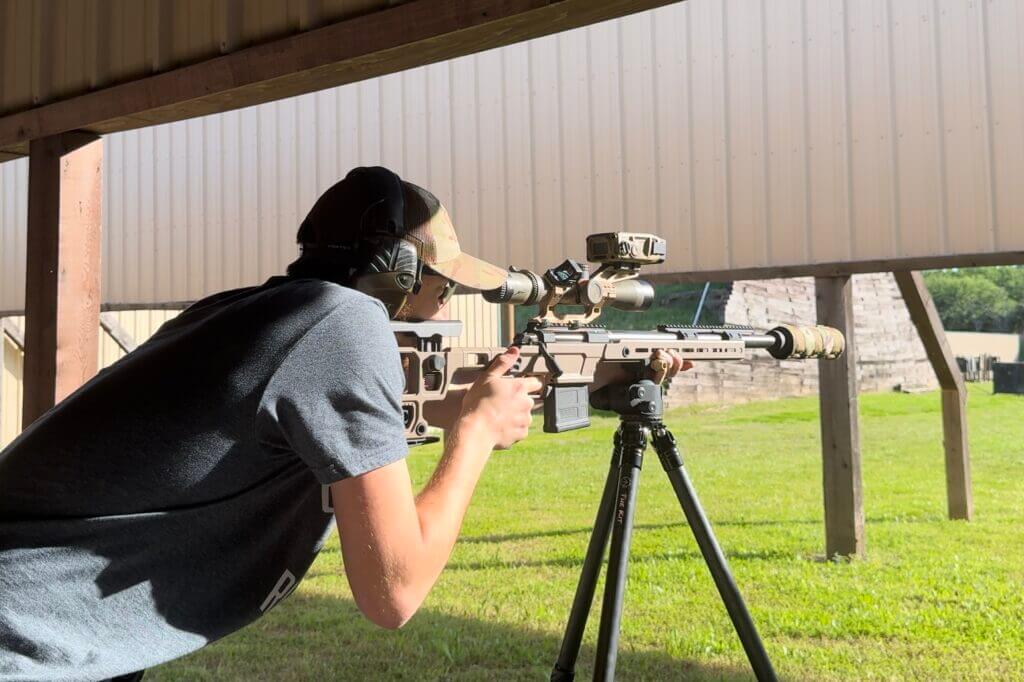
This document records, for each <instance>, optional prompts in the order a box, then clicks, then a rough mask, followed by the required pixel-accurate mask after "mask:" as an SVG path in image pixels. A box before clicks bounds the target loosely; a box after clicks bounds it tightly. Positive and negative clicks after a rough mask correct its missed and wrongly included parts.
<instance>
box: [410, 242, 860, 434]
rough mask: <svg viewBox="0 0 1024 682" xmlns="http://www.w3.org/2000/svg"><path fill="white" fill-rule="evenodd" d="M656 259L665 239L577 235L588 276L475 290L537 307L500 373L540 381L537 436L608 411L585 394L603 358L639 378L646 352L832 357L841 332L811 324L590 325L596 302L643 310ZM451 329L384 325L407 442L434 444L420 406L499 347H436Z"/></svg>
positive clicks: (567, 270) (516, 278)
mask: <svg viewBox="0 0 1024 682" xmlns="http://www.w3.org/2000/svg"><path fill="white" fill-rule="evenodd" d="M665 256H666V244H665V240H664V239H662V238H661V237H658V236H657V235H653V234H643V233H632V232H604V233H601V234H592V235H590V236H588V237H587V260H588V261H590V262H592V263H598V264H599V267H598V269H597V270H596V271H595V272H594V273H593V274H592V275H591V274H589V272H588V266H586V265H584V264H582V263H579V262H577V261H574V260H572V259H567V260H565V261H564V262H562V263H561V264H560V265H558V266H557V267H554V268H551V269H550V270H548V271H546V272H545V273H544V274H543V275H540V274H537V273H534V272H531V271H529V270H520V269H517V268H515V267H512V268H509V275H508V278H507V279H506V281H505V283H504V284H503V285H502V286H501V287H499V288H498V289H494V290H492V291H487V292H484V294H483V296H484V299H485V300H487V301H489V302H491V303H512V304H517V305H537V306H538V313H537V315H535V316H534V317H533V318H531V319H530V321H529V322H528V323H527V325H526V328H525V329H524V330H523V331H522V332H520V333H518V334H517V335H516V336H515V339H514V341H513V345H515V346H518V347H519V351H520V353H519V359H518V360H517V361H516V364H515V365H514V366H513V367H512V369H511V370H510V371H509V374H510V375H512V376H520V377H522V376H535V377H538V378H540V379H541V381H542V382H543V384H544V389H543V394H542V398H543V402H544V431H545V432H547V433H561V432H563V431H570V430H572V429H581V428H584V427H586V426H589V425H590V418H589V409H588V405H590V404H591V403H593V404H594V407H596V408H598V409H615V408H614V407H613V406H610V405H606V404H605V403H606V402H607V401H608V398H606V397H602V396H601V395H595V396H591V395H590V386H591V384H593V383H594V380H595V375H596V373H597V372H598V369H599V368H600V367H601V366H602V365H604V364H608V363H611V364H615V365H619V366H621V367H623V368H625V369H626V370H630V371H631V376H633V377H634V378H635V379H640V378H641V377H642V376H643V373H644V370H646V369H647V368H648V366H650V365H651V364H652V361H651V355H652V354H653V353H654V351H656V350H670V351H671V350H674V351H678V352H679V353H680V354H681V355H682V357H683V360H690V361H702V360H740V359H742V358H743V357H745V353H746V350H747V349H763V350H767V351H768V352H769V353H770V354H771V355H772V356H773V357H775V358H778V359H787V358H835V357H838V356H839V355H841V354H842V352H843V349H844V347H845V339H844V338H843V335H842V334H841V333H840V332H839V331H838V330H836V329H832V328H831V327H824V326H821V325H814V326H794V325H787V324H783V325H779V326H778V327H775V328H774V329H770V330H768V331H758V330H755V329H753V328H750V327H739V326H729V325H725V326H719V327H698V326H676V325H659V326H658V327H657V329H655V330H652V331H614V330H608V329H604V328H603V327H598V326H594V325H593V324H592V323H593V321H594V320H596V319H597V318H598V317H599V316H600V314H601V309H602V307H603V306H604V305H611V306H612V307H615V308H618V309H620V310H629V311H639V310H646V309H648V308H649V307H650V306H651V304H652V303H653V301H654V287H653V286H652V285H651V284H650V283H648V282H646V281H644V280H641V279H639V278H638V276H639V273H640V267H641V266H642V265H649V264H653V263H661V262H663V261H664V260H665ZM569 307H574V308H575V310H577V312H571V310H572V308H569ZM581 308H582V311H579V309H581ZM461 325H462V323H461V322H457V321H430V322H413V323H409V322H392V330H393V331H394V332H395V333H396V334H398V335H399V339H400V340H404V341H405V342H406V346H405V347H404V348H402V349H401V355H402V366H403V369H404V371H405V386H406V389H405V395H404V396H403V399H402V411H403V413H404V416H405V436H406V440H407V441H408V442H409V443H410V444H417V445H418V444H421V443H426V442H432V441H435V440H437V439H436V438H433V437H430V436H428V435H427V419H426V416H425V411H426V410H427V409H428V407H429V405H430V404H431V403H434V402H440V401H443V400H444V399H445V397H446V396H447V394H448V392H449V391H451V390H453V389H456V388H460V387H462V388H468V386H469V385H470V384H472V383H473V381H474V380H475V379H476V377H477V376H479V373H480V372H481V371H482V370H483V369H484V368H485V367H487V365H488V364H489V363H490V362H491V360H492V359H494V357H495V356H497V355H499V354H501V353H502V352H503V351H504V349H503V348H496V347H487V348H445V347H444V339H445V338H446V337H457V336H459V334H460V332H461V329H462V326H461ZM402 335H405V338H404V339H402ZM400 345H402V344H401V343H400ZM655 369H658V368H655ZM602 395H605V396H607V395H608V394H607V393H605V394H602ZM624 399H628V398H624Z"/></svg>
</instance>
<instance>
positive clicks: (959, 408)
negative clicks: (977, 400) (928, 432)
mask: <svg viewBox="0 0 1024 682" xmlns="http://www.w3.org/2000/svg"><path fill="white" fill-rule="evenodd" d="M893 274H894V275H895V276H896V284H897V285H898V286H899V288H900V293H901V294H902V295H903V301H904V302H905V303H906V304H907V310H908V311H909V312H910V319H911V320H912V321H913V323H914V326H915V327H916V328H917V334H918V336H920V337H921V343H922V344H923V345H924V350H925V353H926V354H927V355H928V361H929V362H930V363H931V365H932V369H933V370H935V376H936V377H937V378H938V380H939V386H940V387H941V388H942V434H943V446H944V449H945V452H946V506H947V511H948V513H949V518H951V519H965V520H970V518H971V516H972V514H973V513H974V501H973V497H972V493H971V456H970V450H969V449H968V446H967V388H966V386H965V385H964V378H963V375H961V373H960V368H959V367H958V366H957V364H956V358H955V357H954V356H953V351H952V350H950V348H949V343H948V342H947V341H946V332H945V330H944V329H943V327H942V320H941V319H940V318H939V311H938V310H936V309H935V303H934V302H933V301H932V297H931V295H930V294H929V293H928V288H927V287H926V286H925V284H924V278H922V277H921V273H919V272H896V273H893Z"/></svg>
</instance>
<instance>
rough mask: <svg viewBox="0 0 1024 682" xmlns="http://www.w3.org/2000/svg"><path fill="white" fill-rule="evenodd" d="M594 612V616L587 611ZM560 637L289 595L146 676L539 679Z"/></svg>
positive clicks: (673, 674)
mask: <svg viewBox="0 0 1024 682" xmlns="http://www.w3.org/2000/svg"><path fill="white" fill-rule="evenodd" d="M591 617H592V618H596V617H597V612H596V611H595V612H594V614H593V615H592V616H591ZM628 639H629V633H628V632H624V633H623V640H622V641H623V642H624V645H623V646H622V647H620V652H619V656H618V665H617V673H618V675H619V677H620V678H621V679H624V680H630V679H644V680H648V679H659V680H669V679H671V680H678V679H686V680H750V679H752V678H753V675H752V673H751V672H749V671H748V670H746V669H742V668H727V667H722V666H711V665H705V664H701V663H700V662H698V661H688V660H680V659H677V658H673V657H671V656H669V655H667V654H665V653H661V652H636V651H629V650H628V646H629V645H628ZM592 644H593V642H591V643H589V644H585V645H584V646H583V648H582V650H581V652H580V658H579V664H578V666H577V679H579V680H588V679H590V678H591V675H592V672H593V661H594V647H593V646H592ZM560 645H561V633H558V634H549V633H545V632H540V631H536V630H530V629H524V628H520V627H515V626H512V625H508V624H502V623H490V622H484V621H480V620H475V619H470V618H464V617H457V616H452V615H449V614H445V613H440V612H437V611H432V610H430V609H421V610H420V612H419V613H417V614H416V616H414V617H413V619H412V620H411V621H409V623H408V624H406V626H405V627H403V628H402V629H401V630H398V631H388V630H382V629H379V628H377V627H375V626H373V625H372V624H370V623H369V621H367V620H366V619H365V618H363V617H362V616H361V615H360V614H359V612H358V611H357V610H356V607H355V605H354V604H353V603H352V602H351V601H350V600H348V599H343V598H338V597H327V596H322V595H315V594H307V593H304V592H302V591H299V592H298V593H297V594H294V595H292V596H291V597H289V598H288V599H286V600H285V601H284V602H282V603H281V604H280V605H278V606H277V607H275V608H274V610H273V611H271V612H270V614H268V615H267V616H266V617H264V618H263V619H262V620H260V621H258V622H257V623H255V624H253V625H251V626H250V627H248V628H245V629H244V630H242V631H240V632H237V633H235V634H233V635H231V636H229V637H227V638H225V639H223V640H221V641H219V642H216V643H214V644H212V645H210V646H208V647H206V648H204V649H202V650H200V651H198V652H196V653H194V654H192V655H191V656H188V657H186V658H184V659H181V660H178V661H172V662H171V663H168V664H165V665H163V666H160V667H158V668H154V669H152V670H150V671H149V672H147V674H146V680H147V682H155V681H158V680H236V679H237V680H241V679H245V680H252V679H267V680H356V679H381V680H403V679H404V680H542V679H548V677H549V675H550V673H551V666H552V664H553V663H554V661H555V658H556V657H557V655H558V650H559V647H560Z"/></svg>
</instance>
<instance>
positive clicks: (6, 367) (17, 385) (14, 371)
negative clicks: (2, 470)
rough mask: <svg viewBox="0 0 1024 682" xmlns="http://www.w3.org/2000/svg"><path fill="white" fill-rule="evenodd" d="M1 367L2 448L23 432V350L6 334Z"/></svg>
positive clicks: (0, 425)
mask: <svg viewBox="0 0 1024 682" xmlns="http://www.w3.org/2000/svg"><path fill="white" fill-rule="evenodd" d="M0 345H2V346H3V367H0V448H2V447H3V446H5V445H7V444H8V443H10V442H11V441H12V440H14V438H15V437H16V436H17V435H18V434H19V433H21V393H22V389H21V385H22V381H21V380H22V370H23V366H24V362H23V361H22V352H21V351H20V350H18V348H17V347H16V346H15V345H14V344H13V343H11V341H10V339H8V338H7V337H6V336H4V337H3V338H2V339H0Z"/></svg>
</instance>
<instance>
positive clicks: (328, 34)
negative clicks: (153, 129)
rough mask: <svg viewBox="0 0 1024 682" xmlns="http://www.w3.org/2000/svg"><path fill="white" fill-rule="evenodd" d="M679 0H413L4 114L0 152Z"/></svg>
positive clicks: (240, 103) (332, 81)
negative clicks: (78, 131) (65, 134)
mask: <svg viewBox="0 0 1024 682" xmlns="http://www.w3.org/2000/svg"><path fill="white" fill-rule="evenodd" d="M675 1H678V0H463V1H461V2H451V0H415V1H414V2H407V3H404V4H401V5H397V6H394V7H390V8H387V9H383V10H378V11H375V12H370V13H368V14H364V15H362V16H358V17H354V18H351V19H346V20H344V21H339V22H335V23H333V24H329V25H327V26H324V27H322V28H317V29H313V30H310V31H304V32H301V33H297V34H295V35H292V36H288V37H286V38H281V39H278V40H273V41H269V42H266V43H262V44H259V45H255V46H253V47H249V48H246V49H242V50H238V51H236V52H231V53H229V54H226V55H223V56H219V57H215V58H212V59H206V60H204V61H201V62H198V63H196V64H192V65H189V66H184V67H181V68H177V69H173V70H170V71H165V72H163V73H159V74H155V75H151V76H147V77H144V78H138V79H136V80H132V81H128V82H126V83H122V84H120V85H114V86H110V87H106V88H102V89H100V90H96V91H93V92H88V93H83V94H79V95H77V96H73V97H70V98H68V99H64V100H60V101H57V102H53V103H51V104H45V105H42V106H38V107H34V108H31V109H27V110H25V111H21V112H17V113H12V114H9V115H7V116H4V117H3V118H0V152H10V151H17V150H19V149H22V148H23V145H24V144H25V143H26V142H28V141H29V140H33V139H39V138H42V137H47V136H50V135H54V134H56V133H61V132H64V131H67V130H73V129H86V130H91V131H93V132H97V133H109V132H114V131H120V130H129V129H132V128H139V127H142V126H149V125H154V124H157V123H166V122H169V121H177V120H181V119H185V118H191V117H194V116H202V115H205V114H212V113H217V112H222V111H230V110H232V109H238V108H241V107H247V106H251V105H253V104H260V103H262V102H269V101H272V100H276V99H281V98H283V97H291V96H294V95H300V94H303V93H307V92H313V91H316V90H322V89H324V88H330V87H335V86H338V85H343V84H345V83H352V82H355V81H359V80H364V79H367V78H373V77H375V76H381V75H384V74H388V73H393V72H396V71H401V70H403V69H408V68H412V67H415V66H422V65H424V64H431V63H433V62H438V61H442V60H445V59H451V58H453V57H459V56H462V55H467V54H472V53H474V52H480V51H482V50H488V49H491V48H495V47H501V46H503V45H508V44H510V43H515V42H520V41H523V40H527V39H530V38H536V37H538V36H543V35H548V34H551V33H556V32H558V31H564V30H567V29H571V28H576V27H579V26H584V25H587V24H592V23H595V22H598V21H604V20H606V19H613V18H616V17H620V16H624V15H626V14H631V13H633V12H639V11H642V10H647V9H651V8H654V7H658V6H661V5H667V4H671V3H672V2H675Z"/></svg>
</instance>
